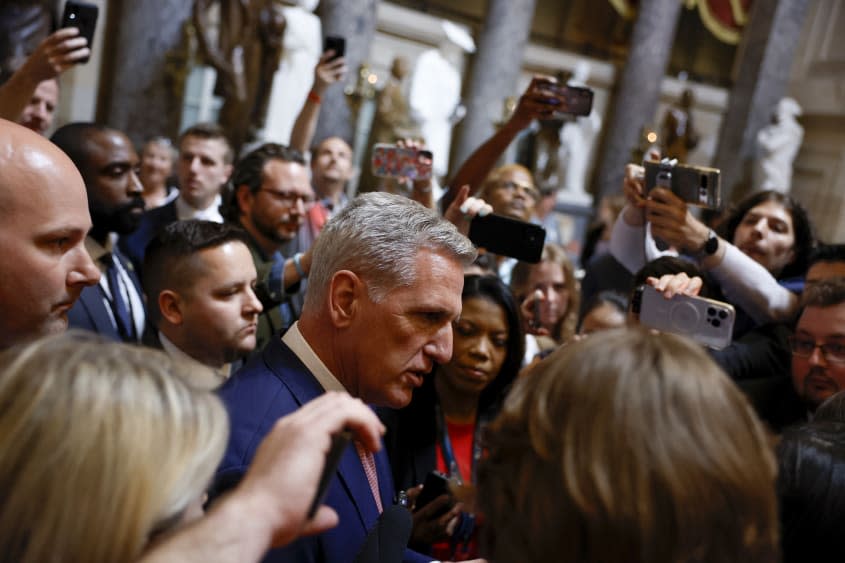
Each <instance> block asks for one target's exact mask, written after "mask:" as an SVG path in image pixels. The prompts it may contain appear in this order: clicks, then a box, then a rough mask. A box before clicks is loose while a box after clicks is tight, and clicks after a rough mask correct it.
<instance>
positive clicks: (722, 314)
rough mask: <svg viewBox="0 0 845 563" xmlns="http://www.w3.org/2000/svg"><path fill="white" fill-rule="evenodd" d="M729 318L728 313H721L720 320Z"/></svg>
mask: <svg viewBox="0 0 845 563" xmlns="http://www.w3.org/2000/svg"><path fill="white" fill-rule="evenodd" d="M727 316H728V313H727V312H725V311H719V318H720V319H724V318H727Z"/></svg>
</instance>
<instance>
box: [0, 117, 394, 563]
mask: <svg viewBox="0 0 845 563" xmlns="http://www.w3.org/2000/svg"><path fill="white" fill-rule="evenodd" d="M89 229H91V217H90V215H89V212H88V201H87V198H86V195H85V184H84V183H83V181H82V177H81V176H80V174H79V172H78V171H77V170H76V168H75V167H74V165H73V163H72V162H71V161H70V159H69V158H68V157H67V156H65V154H64V153H63V152H62V151H61V150H59V149H58V148H56V147H55V146H54V145H53V144H52V143H50V142H49V141H47V140H46V139H44V138H43V137H41V136H40V135H38V134H37V133H35V132H33V131H31V130H29V129H26V128H24V127H22V126H20V125H16V124H14V123H12V122H10V121H6V120H4V119H0V349H3V348H8V347H10V346H12V345H14V344H18V343H22V342H25V341H27V340H30V339H34V338H38V337H40V336H43V335H46V334H51V333H56V332H61V331H63V330H65V328H67V324H68V321H67V312H68V310H69V309H70V308H71V307H72V306H73V303H74V301H76V299H77V298H78V297H79V294H80V292H81V291H82V289H83V288H85V287H86V286H90V285H93V284H96V283H97V280H98V279H99V277H100V271H99V269H98V268H97V266H96V265H95V264H94V262H93V261H92V260H91V257H90V256H89V255H88V252H87V251H86V249H85V244H84V241H85V237H86V234H87V233H88V231H89ZM0 378H2V371H0ZM344 428H352V429H353V430H355V431H356V434H357V435H358V437H359V439H360V440H361V441H362V442H363V443H364V444H365V446H366V448H367V449H369V450H375V449H378V447H379V435H380V434H381V433H382V432H383V430H384V429H383V427H382V426H381V424H380V423H379V422H378V419H377V418H376V416H375V414H374V413H373V412H372V410H370V409H369V408H368V407H367V406H365V405H364V404H363V403H361V402H360V401H359V400H357V399H352V398H350V397H349V396H348V395H346V394H344V393H334V394H330V395H327V396H325V397H323V398H321V399H318V400H315V401H312V402H311V403H310V404H309V405H308V406H306V407H304V408H303V409H300V411H298V412H297V413H295V414H293V415H291V416H288V417H285V418H283V419H281V420H279V421H278V422H277V423H276V425H275V426H274V428H273V430H272V432H271V433H270V434H269V435H268V436H267V439H266V440H265V443H264V444H263V445H262V447H261V448H260V449H259V452H258V455H256V458H255V460H254V462H253V467H252V469H251V471H250V474H249V475H247V477H246V479H244V481H243V483H242V484H241V486H239V487H238V488H237V489H236V490H235V491H234V492H233V493H232V494H231V495H229V497H227V498H226V499H223V500H221V502H220V503H219V505H217V506H215V508H214V509H213V510H212V511H211V512H210V513H209V514H208V515H207V516H206V517H205V518H202V519H200V520H198V521H197V522H195V523H194V524H192V525H191V526H188V527H186V528H183V529H182V530H180V531H179V532H178V533H175V534H171V535H169V536H168V537H167V538H166V539H164V540H163V541H161V542H157V543H155V544H154V545H153V546H152V547H150V549H149V550H147V551H146V552H145V553H144V556H143V558H142V559H141V560H142V561H143V562H144V563H157V562H159V561H162V562H164V561H187V562H193V561H196V562H198V563H199V562H202V563H216V562H218V561H219V562H223V561H232V560H238V561H258V560H259V559H260V557H261V555H262V554H263V553H264V551H266V550H267V548H268V547H269V546H270V544H271V540H272V541H274V542H276V544H277V545H283V544H285V543H288V542H290V541H292V540H293V539H295V538H296V537H297V536H299V535H300V534H303V533H306V534H307V533H316V532H322V531H325V530H326V529H328V528H331V527H332V526H335V525H336V524H337V515H336V514H335V513H334V512H332V511H331V510H330V509H328V508H326V507H321V508H320V510H319V511H318V512H317V514H316V515H315V517H313V518H311V519H309V518H308V517H307V515H306V514H307V512H308V507H309V505H310V503H311V499H312V497H313V496H314V494H315V493H316V490H317V480H318V477H319V475H320V472H321V470H322V466H323V463H324V460H325V456H326V454H327V453H328V450H329V447H330V445H331V439H330V435H331V434H334V433H336V432H339V431H340V430H342V429H344ZM280 499H283V501H282V500H280ZM59 556H60V557H61V554H60V555H59Z"/></svg>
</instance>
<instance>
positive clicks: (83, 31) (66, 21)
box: [61, 0, 100, 64]
mask: <svg viewBox="0 0 845 563" xmlns="http://www.w3.org/2000/svg"><path fill="white" fill-rule="evenodd" d="M99 11H100V9H99V8H98V7H97V5H96V4H91V3H89V2H78V1H76V0H67V2H65V11H64V14H63V15H62V25H61V27H76V28H78V29H79V35H81V36H82V37H84V38H85V39H86V40H87V41H88V48H89V49H93V45H94V30H95V29H97V15H98V14H99ZM90 58H91V57H90V56H88V57H85V58H84V59H80V60H79V64H83V63H87V62H88V59H90Z"/></svg>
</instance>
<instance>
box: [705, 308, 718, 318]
mask: <svg viewBox="0 0 845 563" xmlns="http://www.w3.org/2000/svg"><path fill="white" fill-rule="evenodd" d="M707 316H708V317H714V316H716V309H714V308H713V307H707Z"/></svg>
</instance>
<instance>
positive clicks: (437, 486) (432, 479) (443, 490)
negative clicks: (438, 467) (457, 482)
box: [414, 471, 452, 516]
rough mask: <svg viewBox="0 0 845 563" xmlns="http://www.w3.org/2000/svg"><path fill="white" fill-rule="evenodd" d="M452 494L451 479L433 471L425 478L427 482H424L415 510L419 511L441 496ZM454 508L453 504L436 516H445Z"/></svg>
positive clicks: (446, 506) (445, 507)
mask: <svg viewBox="0 0 845 563" xmlns="http://www.w3.org/2000/svg"><path fill="white" fill-rule="evenodd" d="M451 494H452V493H451V492H450V491H449V478H448V477H446V476H445V475H443V474H442V473H440V472H439V471H431V472H430V473H429V474H428V475H426V476H425V481H423V488H422V491H420V496H418V497H417V502H416V503H415V506H414V509H415V510H419V509H420V508H422V507H423V506H425V505H427V504H429V503H430V502H432V501H433V500H434V499H436V498H437V497H439V496H440V495H451ZM451 507H452V503H449V504H447V505H445V506H444V507H443V508H442V509H441V510H439V511H438V513H437V514H436V515H435V516H440V515H441V514H445V513H447V512H449V509H450V508H451Z"/></svg>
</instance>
